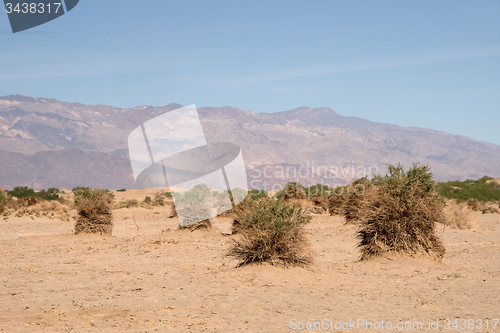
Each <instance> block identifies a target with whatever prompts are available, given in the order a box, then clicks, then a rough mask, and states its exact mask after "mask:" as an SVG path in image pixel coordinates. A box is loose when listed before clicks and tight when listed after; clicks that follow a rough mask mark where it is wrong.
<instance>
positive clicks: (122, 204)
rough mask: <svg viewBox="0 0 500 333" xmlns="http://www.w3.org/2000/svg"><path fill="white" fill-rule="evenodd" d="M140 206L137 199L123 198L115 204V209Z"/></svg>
mask: <svg viewBox="0 0 500 333" xmlns="http://www.w3.org/2000/svg"><path fill="white" fill-rule="evenodd" d="M132 207H139V201H138V200H136V199H122V200H120V201H118V202H117V203H115V204H114V205H113V209H121V208H132Z"/></svg>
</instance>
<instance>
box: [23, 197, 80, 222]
mask: <svg viewBox="0 0 500 333" xmlns="http://www.w3.org/2000/svg"><path fill="white" fill-rule="evenodd" d="M24 199H27V198H24ZM37 199H38V198H37ZM68 212H69V209H68V207H67V206H66V205H62V204H61V203H60V202H59V201H55V200H52V201H47V200H43V199H38V203H37V204H36V205H34V206H32V205H31V206H30V205H28V206H22V207H20V208H19V209H18V211H17V212H16V217H21V216H25V215H27V216H34V217H46V218H50V219H55V218H56V217H57V218H59V219H60V220H62V221H65V222H69V221H70V216H69V213H68Z"/></svg>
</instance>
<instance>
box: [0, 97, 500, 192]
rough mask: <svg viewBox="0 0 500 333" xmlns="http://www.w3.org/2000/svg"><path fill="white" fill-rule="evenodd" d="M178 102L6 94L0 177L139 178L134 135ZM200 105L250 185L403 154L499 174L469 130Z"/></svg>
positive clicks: (359, 167)
mask: <svg viewBox="0 0 500 333" xmlns="http://www.w3.org/2000/svg"><path fill="white" fill-rule="evenodd" d="M179 107H180V105H178V104H170V105H167V106H163V107H152V106H139V107H135V108H131V109H120V108H114V107H111V106H104V105H83V104H78V103H65V102H60V101H57V100H55V99H46V98H33V97H29V96H24V95H13V96H4V97H0V186H3V187H5V188H11V187H13V186H18V185H23V186H33V187H34V188H36V189H41V188H48V187H58V188H67V189H71V188H72V187H74V186H99V187H106V188H110V189H118V188H134V187H135V184H134V181H133V177H132V170H131V166H130V162H129V159H128V148H127V138H128V135H129V134H130V132H131V131H132V130H133V129H134V128H136V127H137V126H139V125H140V124H141V123H143V122H145V121H147V120H149V119H152V118H154V117H156V116H157V115H160V114H162V113H165V112H168V111H171V110H174V109H176V108H179ZM199 113H200V118H201V122H202V126H203V129H204V131H205V135H206V137H207V140H208V141H230V142H234V143H237V144H238V145H240V147H241V148H242V151H243V156H244V159H245V164H246V166H247V176H248V181H249V184H251V187H253V188H262V189H263V188H264V184H265V187H266V189H270V188H271V187H272V186H275V188H276V187H278V186H280V185H283V184H284V183H286V182H287V181H292V180H298V181H299V182H301V183H303V184H306V183H307V184H315V183H324V184H329V185H335V184H344V183H345V182H347V181H350V180H352V178H357V177H358V176H361V175H363V174H368V175H370V174H373V173H376V172H377V170H378V171H379V172H380V173H385V170H386V167H385V166H386V164H388V163H393V164H394V163H398V162H401V163H402V164H404V165H405V166H407V167H408V166H410V165H411V164H412V163H414V162H419V163H422V164H428V165H430V166H431V169H432V171H433V173H434V175H435V176H436V178H437V179H438V180H442V181H443V180H455V179H460V180H463V179H466V178H479V177H482V176H484V175H489V176H493V177H500V146H499V145H495V144H491V143H486V142H480V141H476V140H473V139H471V138H468V137H464V136H459V135H451V134H448V133H445V132H439V131H434V130H427V129H422V128H414V127H400V126H396V125H389V124H381V123H375V122H371V121H368V120H365V119H361V118H355V117H344V116H341V115H339V114H337V113H336V112H335V111H333V110H331V109H329V108H315V109H313V108H307V107H301V108H297V109H294V110H291V111H284V112H276V113H272V114H268V113H255V112H252V111H244V110H240V109H236V108H231V107H220V108H212V107H204V108H200V109H199ZM264 182H265V183H264Z"/></svg>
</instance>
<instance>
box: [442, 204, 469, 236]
mask: <svg viewBox="0 0 500 333" xmlns="http://www.w3.org/2000/svg"><path fill="white" fill-rule="evenodd" d="M443 213H444V217H445V225H446V226H449V227H451V228H455V229H461V230H463V229H470V228H471V227H472V224H473V221H474V218H473V216H474V211H473V210H472V209H471V208H470V207H469V206H468V205H467V204H466V203H458V202H456V201H454V200H450V201H448V202H447V203H446V206H445V207H444V209H443Z"/></svg>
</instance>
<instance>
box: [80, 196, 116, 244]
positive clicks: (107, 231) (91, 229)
mask: <svg viewBox="0 0 500 333" xmlns="http://www.w3.org/2000/svg"><path fill="white" fill-rule="evenodd" d="M77 199H78V200H77V204H76V209H77V212H78V215H79V217H78V219H77V221H76V224H75V234H76V235H78V234H79V233H82V232H84V233H100V234H101V235H111V232H112V230H113V211H112V207H111V202H112V200H113V199H112V198H111V197H110V196H109V194H107V193H106V192H103V191H102V190H99V189H92V190H90V192H89V194H88V195H85V196H78V198H77Z"/></svg>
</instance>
